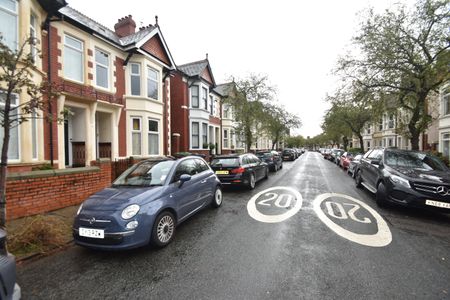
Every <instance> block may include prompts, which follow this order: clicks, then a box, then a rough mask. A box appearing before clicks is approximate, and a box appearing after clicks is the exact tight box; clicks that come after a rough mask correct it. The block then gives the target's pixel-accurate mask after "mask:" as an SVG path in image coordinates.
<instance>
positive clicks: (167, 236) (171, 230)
mask: <svg viewBox="0 0 450 300" xmlns="http://www.w3.org/2000/svg"><path fill="white" fill-rule="evenodd" d="M174 236H175V218H174V216H173V214H172V213H170V212H168V211H163V212H162V213H160V214H159V215H158V217H157V218H156V220H155V223H154V224H153V230H152V244H153V245H155V246H157V247H164V246H167V245H168V244H169V243H170V242H171V241H172V240H173V237H174Z"/></svg>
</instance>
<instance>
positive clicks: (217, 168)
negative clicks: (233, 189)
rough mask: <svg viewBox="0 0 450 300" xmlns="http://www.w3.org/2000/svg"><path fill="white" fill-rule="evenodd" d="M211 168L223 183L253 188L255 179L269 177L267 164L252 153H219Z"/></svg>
mask: <svg viewBox="0 0 450 300" xmlns="http://www.w3.org/2000/svg"><path fill="white" fill-rule="evenodd" d="M211 168H212V169H213V171H214V172H215V173H216V175H217V177H218V178H219V180H220V182H221V183H222V184H223V185H241V186H246V187H248V188H249V189H254V188H255V184H256V182H257V181H259V180H261V179H266V178H268V177H269V168H268V166H267V164H266V163H265V162H263V161H261V160H260V159H259V158H258V157H256V156H255V155H254V154H251V153H246V154H240V155H219V156H216V157H214V159H213V160H212V161H211Z"/></svg>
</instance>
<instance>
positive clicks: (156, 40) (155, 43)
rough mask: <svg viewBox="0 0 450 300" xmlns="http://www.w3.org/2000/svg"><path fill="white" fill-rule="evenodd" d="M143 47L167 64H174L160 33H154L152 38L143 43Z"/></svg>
mask: <svg viewBox="0 0 450 300" xmlns="http://www.w3.org/2000/svg"><path fill="white" fill-rule="evenodd" d="M141 48H142V49H143V50H145V51H146V52H148V53H149V54H151V55H153V56H154V57H156V58H158V59H159V60H160V61H162V62H163V63H165V64H166V65H168V66H170V65H172V64H171V62H170V59H169V55H168V54H167V53H166V50H165V49H164V46H163V43H162V41H161V38H160V37H159V35H158V34H156V35H154V36H153V37H152V38H151V39H150V40H148V41H147V42H146V43H145V44H144V45H142V47H141Z"/></svg>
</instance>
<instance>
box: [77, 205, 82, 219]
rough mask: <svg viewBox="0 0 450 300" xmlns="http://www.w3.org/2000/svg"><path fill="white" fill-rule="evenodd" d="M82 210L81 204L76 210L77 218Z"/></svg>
mask: <svg viewBox="0 0 450 300" xmlns="http://www.w3.org/2000/svg"><path fill="white" fill-rule="evenodd" d="M82 209H83V203H81V205H80V207H79V208H78V210H77V216H78V215H79V214H80V212H81V210H82Z"/></svg>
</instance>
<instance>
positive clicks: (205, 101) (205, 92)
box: [202, 86, 208, 111]
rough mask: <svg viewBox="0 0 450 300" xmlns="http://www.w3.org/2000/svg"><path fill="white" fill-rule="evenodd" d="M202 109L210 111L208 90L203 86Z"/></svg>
mask: <svg viewBox="0 0 450 300" xmlns="http://www.w3.org/2000/svg"><path fill="white" fill-rule="evenodd" d="M202 102H203V103H202V104H203V107H202V109H204V110H206V111H208V89H207V88H205V87H204V86H202Z"/></svg>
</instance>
